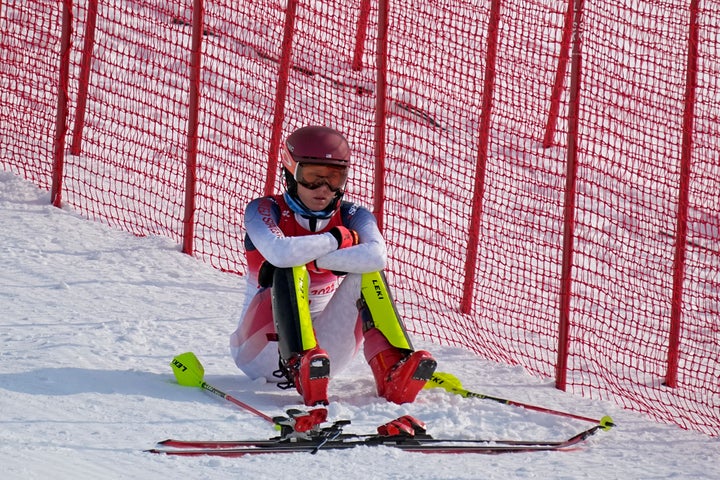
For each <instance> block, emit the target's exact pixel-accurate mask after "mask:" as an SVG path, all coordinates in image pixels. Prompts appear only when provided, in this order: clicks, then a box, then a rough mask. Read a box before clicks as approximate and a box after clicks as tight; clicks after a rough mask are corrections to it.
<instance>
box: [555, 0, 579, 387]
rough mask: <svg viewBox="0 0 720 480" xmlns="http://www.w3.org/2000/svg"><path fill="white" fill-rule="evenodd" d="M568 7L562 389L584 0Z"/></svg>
mask: <svg viewBox="0 0 720 480" xmlns="http://www.w3.org/2000/svg"><path fill="white" fill-rule="evenodd" d="M573 1H574V5H573ZM568 8H569V9H572V10H573V53H572V67H571V76H570V105H569V110H568V147H567V165H566V175H565V205H564V209H565V210H564V224H565V229H564V234H563V252H562V253H563V261H562V273H561V278H560V305H559V307H560V308H559V310H560V321H559V323H558V346H557V362H556V364H555V386H556V387H557V388H559V389H560V390H565V388H566V386H567V364H568V352H569V341H570V301H571V299H572V280H573V279H572V264H573V251H574V240H575V189H576V185H575V183H576V175H577V157H578V135H579V123H580V83H581V80H582V79H581V76H582V33H583V32H582V25H583V23H582V22H583V9H584V1H583V0H568Z"/></svg>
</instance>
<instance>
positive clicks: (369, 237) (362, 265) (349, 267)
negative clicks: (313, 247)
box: [315, 206, 387, 273]
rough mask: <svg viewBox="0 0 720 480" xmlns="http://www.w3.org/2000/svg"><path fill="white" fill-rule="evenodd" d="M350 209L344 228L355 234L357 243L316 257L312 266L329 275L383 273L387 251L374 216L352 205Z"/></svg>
mask: <svg viewBox="0 0 720 480" xmlns="http://www.w3.org/2000/svg"><path fill="white" fill-rule="evenodd" d="M352 209H353V210H352V214H349V215H348V216H347V218H346V219H345V221H344V225H345V227H347V228H349V229H352V230H355V231H356V232H357V234H358V236H359V237H360V243H359V244H358V245H355V246H354V247H349V248H343V249H341V250H332V251H330V252H328V253H326V254H324V255H323V256H320V257H318V258H317V260H315V264H316V265H317V266H318V267H319V268H324V269H326V270H331V271H333V272H346V273H368V272H377V271H380V270H383V269H384V268H385V265H386V263H387V249H386V247H385V239H383V236H382V234H381V233H380V230H379V229H378V226H377V221H376V220H375V217H374V216H373V214H372V213H370V211H369V210H367V209H366V208H363V207H357V206H353V207H352Z"/></svg>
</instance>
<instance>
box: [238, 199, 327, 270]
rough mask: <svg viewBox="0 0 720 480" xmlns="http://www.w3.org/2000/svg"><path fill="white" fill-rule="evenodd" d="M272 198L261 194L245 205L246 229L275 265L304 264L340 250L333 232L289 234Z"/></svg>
mask: <svg viewBox="0 0 720 480" xmlns="http://www.w3.org/2000/svg"><path fill="white" fill-rule="evenodd" d="M275 207H276V204H275V202H274V200H273V199H271V198H269V197H263V198H258V199H256V200H253V201H252V202H250V203H249V204H248V206H247V208H246V209H245V229H246V231H247V234H248V236H249V237H250V239H251V240H252V243H253V245H254V246H255V248H257V249H258V251H259V252H260V253H261V254H262V256H263V257H265V259H266V260H267V261H268V262H270V263H271V264H272V265H274V266H276V267H279V268H287V267H294V266H297V265H305V264H307V263H308V262H311V261H313V260H315V259H316V258H318V257H321V256H323V255H326V254H328V253H330V252H333V251H335V250H337V248H338V241H337V240H336V239H335V237H334V236H333V235H332V234H330V233H323V234H319V235H306V236H299V237H286V236H285V234H283V232H282V231H281V230H280V227H279V226H278V215H279V210H278V209H277V208H275Z"/></svg>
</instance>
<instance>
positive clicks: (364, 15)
mask: <svg viewBox="0 0 720 480" xmlns="http://www.w3.org/2000/svg"><path fill="white" fill-rule="evenodd" d="M369 19H370V0H362V1H361V2H360V12H359V13H358V21H357V30H356V31H355V51H354V53H353V62H352V69H353V70H356V71H360V70H362V68H363V62H362V56H363V52H364V51H365V39H366V38H367V26H368V20H369Z"/></svg>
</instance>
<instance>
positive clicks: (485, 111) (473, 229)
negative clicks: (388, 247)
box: [460, 0, 500, 314]
mask: <svg viewBox="0 0 720 480" xmlns="http://www.w3.org/2000/svg"><path fill="white" fill-rule="evenodd" d="M499 32H500V0H492V3H491V5H490V18H489V20H488V40H487V56H486V59H485V79H484V85H483V101H482V112H481V114H480V131H479V133H478V154H477V160H476V163H475V186H474V190H473V192H474V193H473V200H472V212H471V213H470V230H469V231H468V245H467V254H466V257H465V281H464V284H463V296H462V301H461V304H460V311H461V312H462V313H465V314H469V313H471V311H472V306H473V298H474V296H475V271H476V267H477V252H478V242H479V237H480V224H481V222H482V210H483V198H484V196H485V171H486V167H487V152H488V144H489V143H490V127H491V124H492V116H491V113H492V106H493V93H494V90H495V66H496V63H497V45H498V36H499V34H500V33H499Z"/></svg>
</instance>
